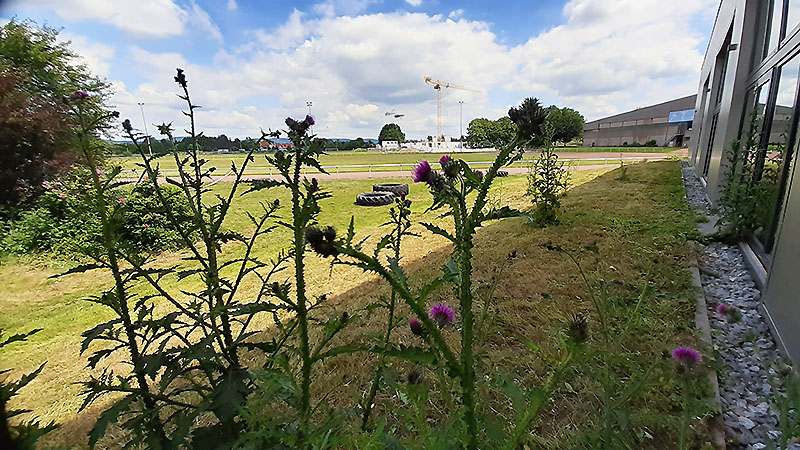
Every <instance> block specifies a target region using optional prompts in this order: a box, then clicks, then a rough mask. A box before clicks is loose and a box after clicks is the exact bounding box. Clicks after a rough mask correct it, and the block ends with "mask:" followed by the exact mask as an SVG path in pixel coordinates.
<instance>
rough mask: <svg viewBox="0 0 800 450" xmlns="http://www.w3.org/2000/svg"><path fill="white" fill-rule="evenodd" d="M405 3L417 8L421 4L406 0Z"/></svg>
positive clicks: (420, 1)
mask: <svg viewBox="0 0 800 450" xmlns="http://www.w3.org/2000/svg"><path fill="white" fill-rule="evenodd" d="M406 3H408V4H409V5H411V6H414V7H417V6H419V5H421V4H422V0H406Z"/></svg>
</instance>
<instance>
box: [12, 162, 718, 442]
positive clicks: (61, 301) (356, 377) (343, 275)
mask: <svg viewBox="0 0 800 450" xmlns="http://www.w3.org/2000/svg"><path fill="white" fill-rule="evenodd" d="M627 175H628V177H627V178H628V179H627V181H622V180H620V179H618V178H619V169H616V170H611V171H609V170H607V169H604V170H595V171H586V172H577V173H574V174H573V175H572V176H573V179H572V188H571V189H570V191H569V194H568V196H567V197H566V198H565V199H564V201H563V205H564V206H563V215H562V221H561V224H559V225H557V226H552V227H549V228H545V229H540V228H535V227H532V226H531V225H529V224H527V223H526V222H525V221H524V220H522V219H506V220H503V221H498V222H494V223H491V224H489V225H488V226H486V227H485V228H483V229H482V230H480V231H479V233H478V234H477V236H476V238H475V243H476V248H475V252H474V253H475V262H474V268H475V274H474V275H475V277H476V279H477V280H479V283H478V284H479V285H481V283H480V281H483V282H487V281H489V280H491V279H492V277H493V276H494V277H495V285H496V292H495V297H494V301H493V302H492V303H491V304H490V306H489V308H490V309H489V310H490V311H491V313H490V317H491V320H490V322H491V323H490V326H489V328H488V332H487V333H486V336H485V339H484V340H483V343H482V345H480V346H479V348H478V354H479V355H480V357H479V358H478V368H477V371H478V376H479V377H481V378H482V379H485V380H490V379H493V377H495V376H496V375H497V374H498V373H501V372H504V373H506V372H507V373H510V374H512V375H513V376H515V377H516V378H518V379H520V380H522V381H523V382H524V383H525V384H534V383H538V382H541V380H542V379H543V377H545V376H546V375H547V364H546V363H545V361H546V360H547V358H548V357H550V356H554V355H555V354H557V353H558V352H559V351H560V345H559V342H560V337H562V336H563V332H564V331H563V330H564V324H565V323H566V321H567V320H568V317H569V315H570V314H572V313H575V312H584V313H587V314H588V315H589V317H590V318H591V323H592V326H596V322H595V317H594V315H593V314H592V313H591V306H590V303H589V301H588V296H587V292H586V288H585V287H584V286H583V284H582V282H581V279H580V276H579V274H578V272H577V271H576V270H575V269H574V267H573V266H572V265H571V263H569V261H567V260H566V259H565V258H564V256H563V255H561V254H558V253H556V252H551V251H548V250H546V249H545V248H543V247H542V246H541V243H543V242H548V241H552V242H554V243H556V244H559V245H563V246H565V247H568V248H580V247H582V246H583V245H584V244H585V243H586V242H587V241H589V240H591V241H596V242H597V244H598V247H599V257H595V256H594V255H593V254H589V253H588V252H584V253H587V254H586V258H585V261H584V264H585V265H586V270H587V272H588V273H589V276H590V278H593V279H594V278H603V279H604V280H606V283H609V285H610V289H609V294H610V296H611V298H613V301H614V305H615V307H614V314H613V315H612V319H613V320H616V321H617V322H614V323H620V324H622V323H623V319H624V318H626V317H633V320H632V321H631V322H630V323H628V322H624V323H625V324H626V325H625V328H627V329H628V331H629V332H630V333H631V335H632V336H634V338H633V339H630V340H629V341H626V342H622V343H619V345H618V346H615V348H610V349H606V348H604V347H603V345H602V343H601V341H600V339H599V336H598V335H597V334H592V338H591V339H590V344H589V346H588V348H587V352H586V353H587V355H586V357H585V358H584V360H583V361H580V362H579V363H578V364H576V365H575V368H574V369H572V370H571V371H570V372H569V374H568V376H567V379H566V381H567V384H566V385H564V386H563V387H562V388H560V389H559V391H558V392H557V393H556V395H555V398H554V399H553V401H552V402H551V403H550V404H549V406H548V408H547V409H546V411H545V413H544V414H543V416H542V417H541V420H539V421H537V423H536V424H535V428H534V434H535V435H536V437H535V438H533V440H532V442H531V445H532V447H531V448H542V449H551V448H565V449H566V448H572V446H574V445H576V443H578V442H580V439H581V436H582V434H583V433H585V432H586V431H587V430H591V429H593V428H595V427H596V426H597V425H598V413H597V411H598V395H599V392H600V390H599V385H598V381H597V380H598V376H599V375H598V366H597V359H596V358H595V357H593V356H592V355H596V354H597V352H610V354H612V355H613V361H614V365H615V370H617V371H618V372H619V375H618V376H619V377H620V379H623V380H624V379H627V378H629V377H635V376H636V375H637V374H638V373H639V372H640V371H642V370H643V369H642V368H648V370H647V374H648V375H647V377H648V379H647V383H646V385H645V386H644V387H643V388H642V389H640V390H639V391H637V393H636V394H635V395H634V396H633V398H632V400H631V402H630V404H629V405H628V407H627V408H625V411H626V412H625V414H626V421H627V423H628V424H629V426H630V430H628V431H629V432H630V437H629V439H630V441H631V445H632V448H659V449H668V448H669V449H671V448H675V446H676V444H675V438H676V436H677V434H676V432H675V430H676V426H677V424H678V422H679V420H680V390H679V384H678V383H677V382H676V381H675V380H674V378H673V377H671V375H670V374H671V373H672V371H673V368H672V364H671V361H670V358H669V357H668V352H669V351H670V350H671V349H672V348H673V347H674V346H676V345H679V344H685V345H694V346H697V345H698V343H697V339H696V338H695V335H694V331H693V317H694V315H693V314H694V303H693V290H692V285H691V280H690V277H689V274H688V271H687V269H686V267H687V261H686V256H687V252H688V248H687V246H686V240H687V238H689V237H691V236H693V233H694V223H693V221H692V220H693V219H692V217H693V216H692V214H691V213H690V210H689V208H688V207H687V205H686V202H685V200H684V197H683V187H682V184H681V177H680V168H679V164H678V163H677V162H674V161H670V162H654V163H646V164H637V165H633V166H630V167H629V168H628V169H627ZM397 181H403V180H397ZM497 181H498V182H497V184H496V186H495V187H494V189H493V192H492V198H493V200H495V201H497V202H498V203H499V204H510V205H512V206H515V207H519V208H527V207H529V205H528V203H527V201H526V198H525V196H524V191H525V186H526V180H525V178H524V177H523V176H512V177H509V178H506V179H498V180H497ZM321 185H322V187H323V188H325V189H328V190H329V191H331V192H332V193H333V197H332V198H330V199H327V200H325V201H324V202H322V204H321V206H322V211H323V212H322V215H321V216H320V223H321V224H323V225H333V226H335V227H337V228H338V229H339V230H340V231H342V232H343V231H344V229H345V227H346V225H347V223H348V222H349V220H350V217H351V216H354V217H355V223H356V232H357V235H359V236H366V235H370V236H372V238H371V239H370V240H368V241H367V246H369V245H372V244H373V243H374V242H375V241H376V240H377V236H379V235H380V233H381V230H380V225H381V224H382V223H383V222H385V220H386V217H387V213H388V207H379V208H362V207H357V206H355V205H353V199H354V197H355V195H356V194H357V193H359V192H362V191H365V190H370V188H371V182H370V181H369V180H352V181H325V182H323V183H321ZM215 189H216V190H218V191H220V192H224V191H225V190H227V189H229V186H228V185H225V184H222V183H221V184H218V185H216V186H215ZM276 198H277V199H279V200H280V201H281V203H282V204H283V205H286V204H288V195H287V193H286V192H282V191H279V190H271V191H262V192H260V193H252V194H248V195H245V196H243V197H240V199H239V201H238V202H237V203H236V209H235V210H234V211H233V214H232V215H231V216H230V217H229V220H228V222H226V226H228V227H230V228H231V229H235V230H237V231H244V232H246V231H248V228H249V227H250V223H249V221H248V220H247V218H246V215H245V214H246V212H247V211H253V210H255V209H256V208H258V203H259V202H260V201H271V200H273V199H276ZM409 198H410V199H411V200H412V202H413V209H414V212H415V215H414V219H415V220H417V221H419V220H423V219H424V220H432V218H433V217H435V216H434V214H432V213H428V214H425V213H424V211H425V209H426V208H427V207H428V206H429V205H430V195H429V194H428V193H427V192H426V189H425V187H424V186H422V185H414V184H412V185H411V193H410V196H409ZM440 223H443V224H444V223H445V222H441V221H440ZM416 229H417V231H419V232H420V234H421V235H422V237H420V238H410V239H409V240H408V241H407V242H406V243H405V244H404V245H405V247H404V251H403V260H402V265H403V266H404V268H405V270H406V271H407V273H408V274H409V278H410V280H412V282H413V283H415V284H420V285H421V284H422V283H424V282H425V281H426V280H429V279H431V278H433V277H434V276H436V274H437V273H438V271H439V270H440V267H441V265H442V264H443V263H444V262H445V261H446V258H447V255H448V254H449V253H450V250H451V249H450V247H449V245H448V243H447V242H446V241H445V240H444V239H443V238H440V237H437V236H431V235H429V233H426V232H424V230H422V228H421V227H419V226H416ZM288 241H289V232H288V230H282V229H278V230H276V231H275V232H273V233H272V234H270V235H269V236H267V237H265V238H264V239H262V241H261V242H260V244H259V246H258V248H257V253H258V256H259V258H260V259H267V258H268V257H269V256H271V255H275V254H276V253H277V252H278V251H279V250H280V249H281V248H284V247H285V246H286V245H287V244H288ZM226 250H228V251H229V252H228V253H227V255H228V257H229V258H234V257H236V255H237V252H239V251H240V250H241V248H240V247H238V246H236V245H231V246H230V247H228V248H227V249H226ZM511 250H517V253H518V254H519V257H517V258H516V259H514V260H511V261H509V260H508V259H507V258H506V255H507V254H508V252H510V251H511ZM181 256H182V255H181V254H177V253H175V254H163V255H161V256H160V257H159V260H158V264H163V265H168V264H180V263H181V261H180V258H181ZM69 264H70V262H60V263H53V262H49V263H44V262H31V261H24V260H6V261H3V264H2V266H0V277H2V279H3V280H7V282H6V292H5V294H6V295H5V296H3V298H0V328H3V329H4V330H5V332H7V333H9V334H14V333H18V332H24V331H27V330H29V329H31V328H44V331H42V332H41V333H39V334H37V335H35V336H34V337H33V338H32V339H31V340H30V341H29V342H27V343H23V344H20V345H16V346H13V347H10V348H9V349H8V350H5V351H4V352H3V353H2V354H0V367H13V368H14V369H15V371H16V373H19V372H22V371H26V370H31V369H33V368H35V367H37V366H38V364H39V363H40V362H41V361H45V360H46V361H48V364H47V366H46V367H45V370H44V371H43V373H42V375H41V376H40V377H39V378H37V379H36V380H35V381H34V382H33V383H31V385H30V386H29V387H28V388H26V389H25V390H24V391H23V392H22V395H21V397H19V400H17V403H16V404H14V405H12V406H14V407H24V408H29V409H32V410H34V411H35V412H36V414H37V415H38V416H39V417H41V418H42V419H43V420H44V421H49V420H56V421H57V422H59V423H62V424H63V427H62V428H61V430H59V431H56V432H55V433H53V434H52V435H51V436H49V437H48V438H47V439H46V441H45V442H46V443H47V444H49V445H68V446H76V447H80V448H82V447H85V445H86V433H87V432H88V430H89V429H90V428H91V425H92V424H93V420H94V418H95V417H96V415H97V414H98V412H99V411H100V410H101V409H100V407H94V408H92V409H90V410H88V411H84V412H83V413H81V414H77V409H78V407H79V405H80V403H81V398H80V396H79V393H80V387H79V386H78V385H76V384H75V383H76V382H79V381H82V380H86V379H87V376H88V372H87V371H88V369H85V368H84V366H85V358H83V357H81V356H79V354H78V353H79V348H80V341H81V338H80V334H81V333H82V332H83V331H84V330H86V329H88V328H90V327H92V326H93V325H95V324H96V323H98V322H100V321H102V320H104V319H106V318H108V317H109V315H108V313H107V312H106V311H104V310H103V309H102V308H100V307H98V306H96V305H93V304H91V303H88V302H85V301H83V300H82V298H85V297H86V296H88V295H91V294H94V293H96V292H98V290H99V289H100V288H101V287H103V286H104V285H106V284H107V283H108V279H107V278H106V277H105V276H104V275H102V274H100V273H86V274H78V275H71V276H67V277H64V278H57V279H50V278H48V277H49V276H51V275H53V274H56V273H58V271H59V269H61V268H63V267H54V266H68V265H69ZM73 264H74V262H73ZM501 267H502V270H501V271H499V270H500V268H501ZM308 271H309V276H308V280H309V283H310V284H309V289H310V291H311V293H312V294H313V295H321V294H323V293H324V294H327V295H328V297H329V299H330V302H329V303H330V307H329V308H327V309H322V310H320V314H322V315H329V314H341V312H343V311H349V312H350V313H351V314H352V315H353V316H354V317H357V318H358V320H357V321H356V322H355V324H354V325H353V326H352V327H350V328H348V329H347V332H346V333H345V334H343V335H342V336H341V337H340V339H342V340H344V341H348V342H357V341H363V340H364V339H365V338H364V336H368V335H369V334H372V333H376V332H379V331H380V329H381V327H382V326H383V323H384V320H385V318H384V317H383V316H382V313H380V312H378V313H373V315H372V316H359V315H358V314H357V312H358V311H359V310H361V309H362V308H363V307H365V306H367V305H368V304H369V303H371V302H372V301H374V300H375V299H376V298H377V297H378V296H380V295H388V293H389V290H388V288H387V287H386V286H385V283H383V282H381V281H380V280H378V279H376V278H375V277H374V276H370V275H365V274H362V273H360V272H359V271H358V270H356V269H354V268H348V267H341V266H336V267H334V268H333V269H331V267H330V265H329V261H326V260H322V259H320V258H318V257H316V256H311V257H310V258H309V260H308ZM611 280H622V281H623V284H621V285H619V284H610V283H611ZM168 283H169V284H171V286H170V287H173V288H174V287H176V285H177V282H176V281H174V280H172V281H168ZM180 287H181V288H187V289H191V288H193V287H196V285H193V284H192V282H188V281H184V282H182V283H181V285H180ZM258 287H259V286H257V285H256V283H255V282H253V281H252V280H251V283H250V284H249V285H247V286H246V289H245V290H244V291H243V293H244V295H248V294H250V293H253V292H256V290H257V289H258ZM479 289H480V288H479ZM642 292H644V294H642ZM479 297H480V296H479ZM639 298H641V299H642V301H638V299H639ZM436 301H443V302H447V303H449V304H451V305H456V304H457V301H456V299H455V297H454V296H453V293H452V290H450V289H449V288H447V287H442V288H440V289H439V290H438V291H437V292H435V293H434V294H433V296H432V298H431V302H436ZM634 308H635V312H634V313H633V314H631V311H632V310H634ZM378 311H380V310H378ZM457 312H458V311H457ZM399 313H400V315H401V316H406V315H407V314H408V311H407V309H406V308H400V311H399ZM262 326H263V328H264V330H265V332H267V333H269V332H270V324H269V323H268V322H267V321H266V320H265V321H264V322H263V323H262ZM615 329H616V328H615ZM617 331H619V330H617ZM448 333H450V334H448V335H447V338H448V339H449V340H452V341H453V342H455V341H456V340H457V336H456V333H457V332H456V331H455V330H450V331H449V332H448ZM521 336H524V337H527V338H528V339H531V340H533V341H534V342H535V343H537V345H539V346H540V348H541V350H540V354H534V353H532V352H530V351H529V350H528V349H527V347H525V345H523V344H522V343H521V341H520V337H521ZM395 339H396V342H397V343H403V344H407V345H412V344H417V341H416V340H415V339H416V337H415V336H414V335H412V334H411V333H410V331H408V330H407V329H405V328H401V329H399V330H398V331H397V332H396V333H395ZM709 359H710V358H709ZM365 361H366V362H367V363H366V364H365ZM373 361H374V358H372V357H368V356H365V355H350V356H343V357H337V358H332V359H331V360H326V362H325V363H324V364H323V365H322V366H320V367H319V368H318V369H317V372H316V373H315V377H317V378H318V380H317V381H318V382H315V383H314V386H315V388H316V389H318V391H317V392H316V393H315V394H316V395H317V398H319V396H322V395H329V400H330V401H331V402H332V403H333V404H334V405H335V406H337V407H342V408H347V407H353V406H354V405H355V403H354V399H355V398H360V397H361V395H363V392H364V391H365V390H366V389H367V388H368V383H369V380H370V373H369V370H368V368H369V367H370V366H371V365H372V363H373ZM391 369H392V370H395V371H396V372H397V373H398V374H399V375H400V376H402V375H403V374H405V373H407V372H408V371H409V370H411V369H412V368H410V367H409V366H408V365H406V364H403V363H399V362H392V364H391ZM431 378H433V375H431V374H425V373H423V379H431ZM332 387H333V388H334V389H331V388H332ZM481 395H482V397H481V398H482V402H483V404H484V410H485V411H487V412H491V413H492V414H504V415H505V414H509V412H510V411H509V405H508V404H507V403H506V402H505V401H504V400H503V399H501V398H497V397H495V396H493V395H491V393H490V392H482V393H481ZM431 402H432V403H431V409H430V411H429V415H430V417H429V420H430V422H431V423H437V422H439V421H441V419H442V412H441V410H439V409H438V408H437V395H436V393H435V392H434V393H432V400H431ZM402 408H403V406H402V403H401V402H400V400H399V399H398V397H397V396H396V395H395V394H394V393H393V392H391V391H383V392H382V393H381V394H380V395H379V397H378V399H377V401H376V413H377V416H378V417H386V418H387V420H388V421H389V422H390V423H392V422H394V421H395V420H397V418H398V414H399V411H400V410H401V409H402ZM696 431H697V433H698V434H699V436H700V437H701V438H702V437H703V436H704V435H705V429H704V428H703V426H702V425H701V426H700V427H699V428H698V429H697V430H696ZM626 435H627V434H626ZM112 441H113V439H112ZM112 441H109V442H105V443H104V445H107V446H110V447H113V442H112Z"/></svg>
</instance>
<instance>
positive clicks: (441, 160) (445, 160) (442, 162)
mask: <svg viewBox="0 0 800 450" xmlns="http://www.w3.org/2000/svg"><path fill="white" fill-rule="evenodd" d="M452 160H453V158H451V157H450V155H443V156H442V157H441V158H439V164H440V165H441V166H442V169H444V166H446V165H447V163H449V162H450V161H452Z"/></svg>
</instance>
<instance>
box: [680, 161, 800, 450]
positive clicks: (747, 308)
mask: <svg viewBox="0 0 800 450" xmlns="http://www.w3.org/2000/svg"><path fill="white" fill-rule="evenodd" d="M682 172H683V179H684V184H685V186H686V198H687V200H688V202H689V204H690V205H692V206H694V207H695V209H697V210H698V211H699V212H704V213H706V214H712V213H713V211H710V210H709V207H710V205H709V203H708V199H707V197H706V195H705V191H704V190H703V185H702V183H701V181H700V180H699V179H698V178H697V176H696V175H695V174H694V171H693V170H692V168H691V167H684V168H683V169H682ZM699 249H700V254H699V255H698V262H699V265H700V275H701V279H702V283H703V291H704V294H705V298H706V303H707V306H708V315H709V319H710V324H711V330H712V331H711V335H712V341H713V344H714V351H715V354H716V355H715V356H716V359H717V361H718V364H719V367H718V376H719V380H720V394H721V396H722V418H723V420H724V423H725V433H726V437H727V442H728V448H732V449H747V450H758V449H765V448H768V445H769V443H770V442H777V438H778V437H779V436H780V432H779V431H778V415H777V414H776V412H775V411H773V407H772V405H771V404H770V402H769V395H770V393H771V388H770V384H769V382H768V379H767V373H766V372H765V368H768V367H769V368H770V369H769V370H770V372H771V373H772V374H775V370H774V369H773V368H772V367H773V365H774V364H773V363H774V362H777V361H779V360H780V359H781V355H780V354H779V353H778V351H777V350H776V345H775V340H774V339H773V338H772V335H771V334H770V332H769V328H768V327H767V324H766V322H765V320H764V318H763V317H762V315H761V312H760V311H759V309H758V305H759V300H760V298H761V293H760V292H759V290H758V289H757V287H756V284H755V282H754V281H753V279H752V278H751V276H750V272H749V271H748V270H747V267H746V266H745V263H744V259H743V257H742V253H741V251H740V250H739V248H738V246H731V245H727V244H724V243H721V242H713V243H710V244H708V245H700V246H699ZM721 304H725V305H727V306H734V307H736V308H737V309H738V310H739V311H740V313H741V320H739V321H738V322H736V323H732V322H730V321H729V320H728V319H727V317H726V316H724V315H722V314H719V313H718V312H717V308H718V306H719V305H721ZM770 448H774V447H770ZM793 448H800V446H798V445H795V446H794V447H793Z"/></svg>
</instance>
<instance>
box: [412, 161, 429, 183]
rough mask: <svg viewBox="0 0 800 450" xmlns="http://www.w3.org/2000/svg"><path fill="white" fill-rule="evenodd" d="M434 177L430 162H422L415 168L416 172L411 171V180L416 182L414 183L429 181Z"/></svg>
mask: <svg viewBox="0 0 800 450" xmlns="http://www.w3.org/2000/svg"><path fill="white" fill-rule="evenodd" d="M432 175H433V171H432V170H431V165H430V164H429V163H428V161H420V162H419V164H417V165H416V166H415V167H414V170H412V171H411V179H412V180H414V183H419V182H420V181H428V180H430V179H431V176H432Z"/></svg>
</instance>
